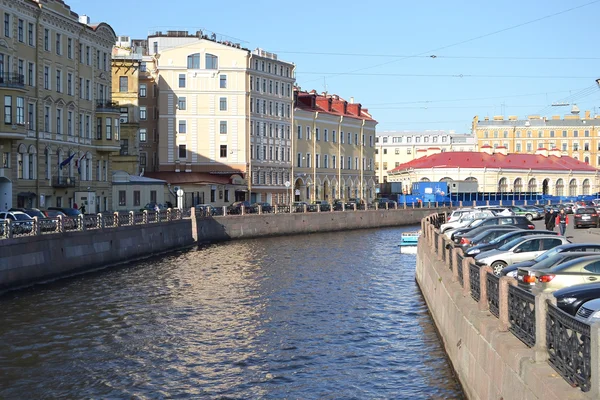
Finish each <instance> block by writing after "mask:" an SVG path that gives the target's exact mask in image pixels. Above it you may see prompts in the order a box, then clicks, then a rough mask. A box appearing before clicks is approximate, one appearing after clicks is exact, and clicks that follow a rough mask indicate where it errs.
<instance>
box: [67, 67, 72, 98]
mask: <svg viewBox="0 0 600 400" xmlns="http://www.w3.org/2000/svg"><path fill="white" fill-rule="evenodd" d="M67 94H68V95H69V96H73V74H72V73H70V72H69V73H68V74H67Z"/></svg>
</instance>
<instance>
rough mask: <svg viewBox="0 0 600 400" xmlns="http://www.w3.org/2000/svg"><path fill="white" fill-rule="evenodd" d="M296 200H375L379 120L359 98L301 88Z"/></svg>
mask: <svg viewBox="0 0 600 400" xmlns="http://www.w3.org/2000/svg"><path fill="white" fill-rule="evenodd" d="M295 96H296V98H295V108H294V127H295V132H294V141H293V149H292V153H293V157H294V164H293V171H292V173H293V180H292V181H291V182H290V183H291V187H290V190H292V191H293V197H294V201H306V202H313V201H317V200H320V201H326V202H332V201H333V200H335V199H343V200H348V199H350V198H357V199H360V200H362V201H364V202H368V203H370V202H372V201H373V200H374V198H375V195H376V190H375V186H376V184H375V169H374V158H375V134H376V132H375V128H376V126H377V121H375V120H374V119H373V118H372V116H371V115H370V114H369V112H368V110H367V109H365V108H363V107H362V105H361V104H360V103H354V101H353V99H351V100H350V101H346V100H344V99H342V98H340V97H339V96H337V95H329V94H326V93H322V94H318V93H317V92H315V91H312V92H303V91H300V90H296V92H295Z"/></svg>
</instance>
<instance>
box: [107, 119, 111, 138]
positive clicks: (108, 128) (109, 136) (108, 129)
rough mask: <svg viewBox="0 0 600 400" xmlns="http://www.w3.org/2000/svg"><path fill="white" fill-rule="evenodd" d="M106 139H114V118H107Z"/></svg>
mask: <svg viewBox="0 0 600 400" xmlns="http://www.w3.org/2000/svg"><path fill="white" fill-rule="evenodd" d="M106 140H112V118H106Z"/></svg>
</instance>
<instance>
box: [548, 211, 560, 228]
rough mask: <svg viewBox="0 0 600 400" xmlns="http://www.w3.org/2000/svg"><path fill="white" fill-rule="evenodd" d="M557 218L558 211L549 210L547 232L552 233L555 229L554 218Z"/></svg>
mask: <svg viewBox="0 0 600 400" xmlns="http://www.w3.org/2000/svg"><path fill="white" fill-rule="evenodd" d="M557 216H558V211H556V210H555V209H550V220H549V221H548V230H549V231H553V230H554V228H555V227H556V217H557Z"/></svg>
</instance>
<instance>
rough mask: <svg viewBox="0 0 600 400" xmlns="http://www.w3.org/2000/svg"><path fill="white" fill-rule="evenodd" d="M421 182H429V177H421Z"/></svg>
mask: <svg viewBox="0 0 600 400" xmlns="http://www.w3.org/2000/svg"><path fill="white" fill-rule="evenodd" d="M421 182H431V181H430V180H429V178H421Z"/></svg>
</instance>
